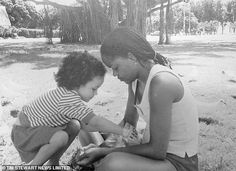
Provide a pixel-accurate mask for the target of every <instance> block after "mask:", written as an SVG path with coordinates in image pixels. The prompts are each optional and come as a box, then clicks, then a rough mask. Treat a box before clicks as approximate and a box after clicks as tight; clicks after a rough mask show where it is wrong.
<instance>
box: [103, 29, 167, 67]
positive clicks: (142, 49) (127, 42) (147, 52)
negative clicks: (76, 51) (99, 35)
mask: <svg viewBox="0 0 236 171" xmlns="http://www.w3.org/2000/svg"><path fill="white" fill-rule="evenodd" d="M100 50H101V55H102V56H110V57H115V56H117V55H118V56H127V55H128V53H129V52H130V53H132V54H133V55H134V56H135V57H136V58H137V59H138V60H139V61H147V60H153V61H154V62H155V63H159V64H161V65H164V66H169V67H170V68H171V65H170V62H169V60H168V59H167V58H166V57H164V56H162V55H161V54H159V53H156V52H155V51H154V50H153V48H152V46H151V45H150V43H149V42H148V41H147V40H146V39H145V38H144V37H143V36H142V35H140V34H138V33H136V32H135V31H133V30H131V29H130V28H127V27H120V28H117V29H115V30H113V31H112V32H111V33H110V34H108V35H107V36H106V37H105V39H104V41H103V43H102V46H101V49H100Z"/></svg>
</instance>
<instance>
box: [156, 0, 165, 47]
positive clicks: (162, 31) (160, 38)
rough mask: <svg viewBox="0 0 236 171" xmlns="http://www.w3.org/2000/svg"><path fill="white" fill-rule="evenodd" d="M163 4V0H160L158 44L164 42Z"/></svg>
mask: <svg viewBox="0 0 236 171" xmlns="http://www.w3.org/2000/svg"><path fill="white" fill-rule="evenodd" d="M164 27H165V26H164V5H163V0H161V8H160V30H159V31H160V35H159V43H158V44H163V43H164Z"/></svg>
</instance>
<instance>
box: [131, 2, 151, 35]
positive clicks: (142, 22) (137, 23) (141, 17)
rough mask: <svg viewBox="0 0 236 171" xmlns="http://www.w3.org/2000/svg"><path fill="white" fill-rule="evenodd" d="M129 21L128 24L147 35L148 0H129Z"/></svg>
mask: <svg viewBox="0 0 236 171" xmlns="http://www.w3.org/2000/svg"><path fill="white" fill-rule="evenodd" d="M126 5H127V21H126V22H127V23H126V26H128V27H131V28H133V29H134V30H136V31H137V32H139V33H141V34H142V35H143V36H144V37H146V17H147V1H146V0H127V4H126Z"/></svg>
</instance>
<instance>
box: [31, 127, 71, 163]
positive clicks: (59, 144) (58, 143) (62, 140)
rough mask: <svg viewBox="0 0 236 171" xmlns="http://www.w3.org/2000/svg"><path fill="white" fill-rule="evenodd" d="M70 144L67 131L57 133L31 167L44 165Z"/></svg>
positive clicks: (39, 153)
mask: <svg viewBox="0 0 236 171" xmlns="http://www.w3.org/2000/svg"><path fill="white" fill-rule="evenodd" d="M67 142H68V134H67V133H66V132H65V131H62V130H60V131H57V132H56V133H54V134H53V136H52V137H51V139H50V141H49V143H48V144H46V145H43V146H42V147H41V148H40V149H39V151H38V153H37V154H36V156H35V157H34V159H33V160H32V161H31V162H30V163H29V164H30V165H43V164H44V163H45V162H46V161H47V160H48V159H49V158H50V157H51V156H52V155H53V154H55V153H56V152H57V151H58V150H59V149H61V148H63V147H64V146H65V145H66V144H67Z"/></svg>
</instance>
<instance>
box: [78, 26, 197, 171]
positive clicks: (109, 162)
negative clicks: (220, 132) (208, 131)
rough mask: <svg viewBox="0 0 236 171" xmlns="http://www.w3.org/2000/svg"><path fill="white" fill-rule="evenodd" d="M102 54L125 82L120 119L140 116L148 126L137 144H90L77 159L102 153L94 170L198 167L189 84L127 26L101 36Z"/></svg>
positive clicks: (164, 170) (134, 119)
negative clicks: (112, 146) (124, 95)
mask: <svg viewBox="0 0 236 171" xmlns="http://www.w3.org/2000/svg"><path fill="white" fill-rule="evenodd" d="M101 56H102V60H103V62H104V63H105V65H106V66H108V67H110V68H111V69H112V70H113V75H114V76H117V77H118V79H120V80H121V81H124V82H125V83H127V84H128V94H129V95H128V102H127V107H126V111H125V116H124V119H123V121H122V123H123V124H124V123H126V122H128V123H130V124H132V125H133V126H136V124H137V121H138V118H139V116H141V117H143V119H144V120H145V121H146V124H147V125H146V129H145V131H144V135H143V140H142V143H141V144H139V145H134V146H129V147H120V148H90V149H88V150H87V151H86V152H85V154H84V155H82V156H81V157H80V162H79V164H81V165H85V164H89V163H92V162H95V161H97V160H99V159H101V158H103V157H104V159H103V160H102V161H101V162H100V163H99V164H98V165H97V166H96V170H98V171H100V170H102V171H106V170H109V171H116V170H117V171H123V170H125V171H131V170H134V171H138V170H140V171H143V170H145V171H154V170H155V171H158V170H160V171H187V170H191V171H196V170H198V157H197V151H198V113H197V107H196V104H195V103H194V99H193V97H192V95H191V92H190V91H189V89H188V87H186V85H185V84H184V82H183V81H182V80H181V78H180V77H179V76H178V74H176V73H175V72H173V71H172V70H171V69H170V67H168V61H167V60H166V59H165V58H164V57H163V56H161V55H160V54H158V53H156V52H155V51H154V50H153V48H152V47H151V45H150V44H149V43H148V42H147V41H146V39H145V38H143V37H142V36H140V35H139V34H137V33H136V32H134V31H132V30H130V29H128V28H118V29H115V30H114V31H113V32H111V33H110V34H109V35H108V36H107V37H106V38H105V40H104V42H103V43H102V46H101ZM135 84H136V86H135Z"/></svg>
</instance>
